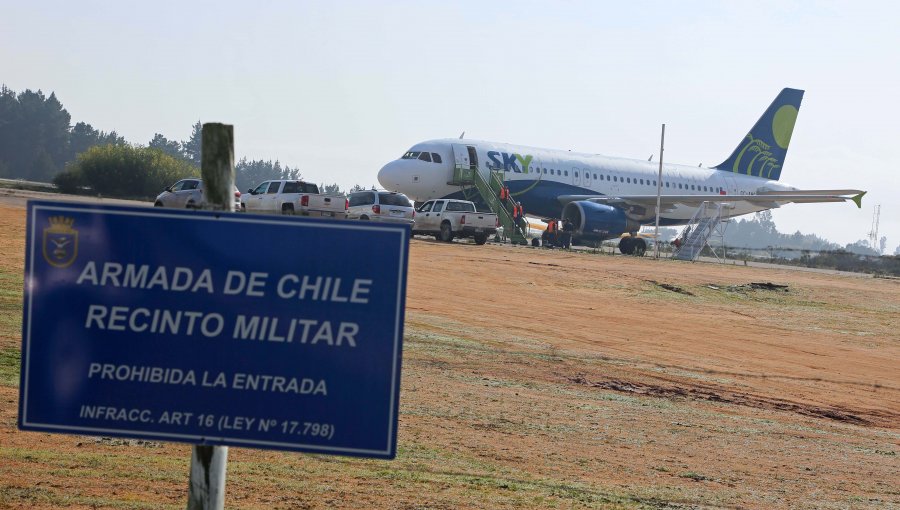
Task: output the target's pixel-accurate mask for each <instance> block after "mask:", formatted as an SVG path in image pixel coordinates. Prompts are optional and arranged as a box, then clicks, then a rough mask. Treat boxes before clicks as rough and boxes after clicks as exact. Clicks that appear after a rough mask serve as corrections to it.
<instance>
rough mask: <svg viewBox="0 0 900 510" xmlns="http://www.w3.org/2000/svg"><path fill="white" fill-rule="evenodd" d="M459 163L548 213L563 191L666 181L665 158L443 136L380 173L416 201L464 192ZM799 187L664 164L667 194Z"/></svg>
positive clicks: (619, 192)
mask: <svg viewBox="0 0 900 510" xmlns="http://www.w3.org/2000/svg"><path fill="white" fill-rule="evenodd" d="M413 153H419V155H418V157H416V159H412V158H411V157H410V155H411V154H413ZM422 153H428V157H427V158H423V157H422ZM434 155H437V156H438V157H437V158H435V157H434ZM435 159H440V162H435V161H434V160H435ZM429 160H430V161H429ZM456 165H462V166H466V167H475V168H477V169H478V171H479V172H481V173H482V174H483V175H487V174H488V172H490V170H501V171H503V175H504V180H505V182H506V183H507V185H508V186H509V188H510V190H511V191H512V194H513V196H514V197H515V198H516V199H517V200H518V201H519V202H521V203H522V204H523V205H524V207H525V210H526V212H527V213H528V214H533V215H536V216H543V217H548V218H552V217H555V218H558V217H559V216H560V213H561V211H562V208H563V205H564V204H563V203H562V202H561V201H560V200H559V199H558V197H561V196H571V195H605V196H611V197H618V196H636V195H656V193H657V181H658V180H659V163H654V162H650V161H642V160H634V159H625V158H614V157H608V156H603V155H599V154H585V153H577V152H571V151H562V150H552V149H540V148H535V147H526V146H521V145H511V144H506V143H495V142H486V141H477V140H459V139H442V140H431V141H427V142H422V143H419V144H416V145H415V146H413V147H412V148H411V149H410V150H409V152H407V153H406V155H405V156H404V157H403V158H401V159H398V160H395V161H392V162H390V163H388V164H387V165H385V166H384V167H383V168H382V169H381V171H380V172H379V173H378V181H379V182H380V183H381V185H382V186H384V187H385V188H387V189H390V190H393V191H399V192H402V193H405V194H406V195H408V196H409V197H411V198H413V199H414V200H416V201H424V200H429V199H432V198H444V197H456V196H459V195H460V194H461V188H460V186H458V185H454V184H451V181H452V178H453V170H454V167H455V166H456ZM795 189H796V188H793V187H791V186H788V185H785V184H784V183H781V182H778V181H773V180H769V179H765V178H761V177H755V176H749V175H741V174H735V173H731V172H724V171H720V170H715V169H712V168H703V167H692V166H685V165H673V164H668V163H664V164H663V171H662V187H661V190H660V192H661V194H662V195H731V196H736V197H739V196H741V195H755V194H757V193H759V192H763V191H791V190H795ZM768 208H769V207H766V206H764V205H760V204H750V203H747V202H742V201H740V200H737V201H735V202H734V203H728V208H727V209H726V211H725V213H724V215H725V216H729V217H730V216H738V215H741V214H747V213H752V212H757V211H761V210H765V209H768ZM696 209H697V208H696V207H695V206H689V205H676V206H675V207H674V208H672V209H671V210H668V211H666V212H664V213H662V214H661V215H660V222H661V223H662V224H666V225H677V224H682V223H685V222H686V221H687V220H689V219H690V218H691V216H693V214H694V212H695V211H696ZM635 219H637V220H638V221H641V222H645V223H650V222H652V221H653V220H648V218H647V217H636V218H635Z"/></svg>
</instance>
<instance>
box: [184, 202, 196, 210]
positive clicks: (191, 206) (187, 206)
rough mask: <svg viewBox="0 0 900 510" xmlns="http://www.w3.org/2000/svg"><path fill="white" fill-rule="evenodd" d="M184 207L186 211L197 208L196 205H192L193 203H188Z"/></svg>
mask: <svg viewBox="0 0 900 510" xmlns="http://www.w3.org/2000/svg"><path fill="white" fill-rule="evenodd" d="M184 206H185V207H186V208H188V209H196V208H197V205H196V204H194V203H193V202H188V203H186V204H185V205H184Z"/></svg>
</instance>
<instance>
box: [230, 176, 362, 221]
mask: <svg viewBox="0 0 900 510" xmlns="http://www.w3.org/2000/svg"><path fill="white" fill-rule="evenodd" d="M241 210H242V211H245V212H259V213H272V214H278V213H281V214H296V215H300V216H318V217H323V218H340V219H345V218H346V217H347V197H345V196H344V195H321V194H319V187H318V186H316V185H315V184H312V183H308V182H303V181H296V180H276V181H265V182H264V183H262V184H260V185H259V186H257V187H255V188H253V189H250V190H247V193H244V194H243V195H241Z"/></svg>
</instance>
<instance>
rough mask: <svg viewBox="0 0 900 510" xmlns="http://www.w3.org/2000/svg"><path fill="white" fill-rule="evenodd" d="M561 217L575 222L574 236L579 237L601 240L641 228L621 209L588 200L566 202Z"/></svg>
mask: <svg viewBox="0 0 900 510" xmlns="http://www.w3.org/2000/svg"><path fill="white" fill-rule="evenodd" d="M563 218H568V219H569V221H571V222H572V223H574V224H575V230H576V231H575V237H577V238H580V239H591V240H601V241H602V240H603V239H610V238H613V237H618V236H619V235H621V234H622V233H624V232H634V231H637V230H638V229H640V228H641V224H640V223H638V222H637V221H635V220H632V219H630V218H628V217H627V216H625V211H623V210H622V209H619V208H617V207H612V206H609V205H604V204H598V203H596V202H591V201H588V200H578V201H575V202H569V203H568V204H566V207H565V208H564V209H563Z"/></svg>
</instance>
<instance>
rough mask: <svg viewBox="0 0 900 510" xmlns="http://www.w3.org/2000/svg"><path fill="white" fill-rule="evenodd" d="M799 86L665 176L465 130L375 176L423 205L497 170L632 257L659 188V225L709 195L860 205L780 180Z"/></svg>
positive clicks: (518, 193) (550, 210)
mask: <svg viewBox="0 0 900 510" xmlns="http://www.w3.org/2000/svg"><path fill="white" fill-rule="evenodd" d="M803 92H804V91H802V90H798V89H791V88H785V89H783V90H782V91H781V92H780V93H779V94H778V96H777V97H776V98H775V100H774V101H772V104H771V105H769V107H768V108H767V109H766V111H765V112H764V113H763V114H762V116H761V117H760V118H759V120H758V121H757V122H756V124H754V126H753V128H752V129H751V130H750V132H749V133H747V135H746V136H744V137H743V138H742V139H741V140H740V142H739V143H738V145H737V147H735V149H734V151H733V152H732V153H731V155H730V156H729V157H728V158H727V159H726V160H725V161H723V162H722V163H720V164H718V165H716V166H713V167H702V166H699V167H695V166H688V165H673V164H669V163H664V164H663V173H662V179H661V181H660V183H657V180H658V177H659V164H658V163H654V162H652V161H650V160H643V159H641V160H635V159H625V158H615V157H609V156H604V155H600V154H586V153H578V152H572V151H564V150H553V149H541V148H536V147H526V146H521V145H512V144H507V143H496V142H488V141H479V140H464V139H462V135H461V136H460V138H458V139H457V138H447V139H440V140H429V141H425V142H421V143H418V144H416V145H414V146H412V147H411V148H410V149H409V150H408V151H406V153H405V154H403V156H402V157H400V158H399V159H397V160H394V161H391V162H389V163H387V164H386V165H384V167H382V168H381V170H380V171H379V172H378V182H379V183H380V184H381V185H382V186H383V187H384V188H386V189H388V190H391V191H398V192H401V193H404V194H406V195H407V196H409V197H410V198H412V199H413V200H415V201H417V202H422V201H426V200H431V199H435V198H464V194H463V190H462V188H461V187H460V186H459V185H458V184H454V183H453V175H454V170H455V169H458V168H468V169H473V170H477V171H478V172H480V173H481V174H482V175H484V176H485V178H488V177H489V172H491V171H494V172H501V173H502V175H503V180H504V182H505V183H506V185H507V187H508V188H509V190H510V192H511V195H512V196H513V197H514V198H515V199H516V200H518V201H519V202H520V203H521V204H522V205H523V206H524V208H525V211H526V213H527V214H529V215H534V216H538V217H543V218H560V219H564V218H568V219H569V220H570V221H571V222H572V223H573V224H574V226H575V233H574V238H575V239H576V241H579V242H586V241H587V242H598V241H602V240H605V239H613V238H616V237H621V240H620V242H619V250H620V251H621V252H622V253H629V254H630V253H635V252H637V253H643V252H644V250H645V249H646V242H645V241H644V240H643V238H641V237H638V236H637V232H638V231H639V230H640V228H641V226H642V225H653V224H654V223H655V220H656V203H657V185H659V186H660V188H661V189H660V195H661V196H660V212H659V224H660V226H676V225H685V224H687V223H688V222H689V221H690V219H691V218H692V217H693V215H694V213H695V212H696V211H697V209H698V208H699V207H700V206H701V204H702V203H703V202H708V203H711V204H722V208H723V213H722V217H723V218H730V217H734V216H740V215H743V214H749V213H754V212H758V211H763V210H766V209H773V208H777V207H780V206H782V205H784V204H788V203H819V202H844V201H847V200H851V201H853V202H854V203H856V205H857V207H862V196H863V195H865V193H866V192H865V191H860V190H855V189H824V190H802V189H798V188H796V187H794V186H790V185H788V184H785V183H783V182H780V181H779V178H780V177H781V171H782V168H783V166H784V161H785V156H786V155H787V149H788V145H789V143H790V141H791V135H792V134H793V131H794V123H795V122H796V120H797V113H798V111H799V108H800V101H801V100H802V98H803ZM651 159H652V156H651ZM625 234H628V235H625Z"/></svg>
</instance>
